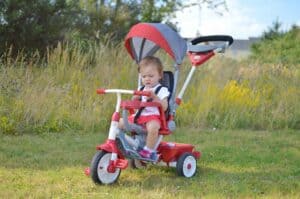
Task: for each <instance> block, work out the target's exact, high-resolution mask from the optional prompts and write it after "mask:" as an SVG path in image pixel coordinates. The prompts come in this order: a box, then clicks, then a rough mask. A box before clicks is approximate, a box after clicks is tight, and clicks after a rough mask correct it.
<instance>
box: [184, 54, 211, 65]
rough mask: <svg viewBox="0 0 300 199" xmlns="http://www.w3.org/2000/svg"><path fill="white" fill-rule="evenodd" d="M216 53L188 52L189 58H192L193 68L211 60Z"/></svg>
mask: <svg viewBox="0 0 300 199" xmlns="http://www.w3.org/2000/svg"><path fill="white" fill-rule="evenodd" d="M214 55H215V53H214V52H213V51H210V52H207V53H203V52H201V53H194V52H188V56H189V58H190V61H191V63H192V64H193V66H199V65H201V64H203V63H204V62H206V61H207V60H209V58H211V57H212V56H214Z"/></svg>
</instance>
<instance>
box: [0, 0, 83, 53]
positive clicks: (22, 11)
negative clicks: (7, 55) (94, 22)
mask: <svg viewBox="0 0 300 199" xmlns="http://www.w3.org/2000/svg"><path fill="white" fill-rule="evenodd" d="M79 13H80V9H79V6H78V3H77V2H76V1H68V2H67V1H66V0H51V1H49V0H5V1H1V9H0V35H1V37H0V55H2V54H3V53H4V52H5V51H6V50H7V49H8V48H12V55H16V54H17V53H18V52H19V51H20V50H23V51H24V52H25V53H26V54H28V53H29V54H30V53H32V52H34V51H35V50H38V51H39V52H41V53H44V52H45V50H46V48H47V47H51V46H53V45H55V44H56V43H57V42H58V41H62V40H64V38H65V36H66V34H67V32H69V31H70V30H71V29H72V27H73V26H74V25H75V24H76V23H77V22H78V21H79V20H80V18H78V14H79Z"/></svg>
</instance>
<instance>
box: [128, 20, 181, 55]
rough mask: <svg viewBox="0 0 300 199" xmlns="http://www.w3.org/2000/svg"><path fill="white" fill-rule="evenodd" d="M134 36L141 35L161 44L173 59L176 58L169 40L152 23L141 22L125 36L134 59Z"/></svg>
mask: <svg viewBox="0 0 300 199" xmlns="http://www.w3.org/2000/svg"><path fill="white" fill-rule="evenodd" d="M133 37H141V38H147V39H148V40H150V41H152V42H153V43H155V44H157V45H159V46H160V47H161V48H162V49H164V50H165V51H166V52H167V53H168V54H169V55H170V56H171V57H172V58H173V59H175V55H174V53H173V51H172V49H171V47H170V46H169V44H168V41H167V40H166V39H165V38H164V36H163V35H162V34H161V33H160V32H159V31H158V30H157V29H156V28H155V27H154V26H151V24H147V23H139V24H136V25H134V26H133V27H132V28H131V29H130V32H129V33H128V34H127V35H126V38H125V47H126V49H127V51H128V52H129V54H130V56H131V57H132V59H134V55H133V52H132V48H131V44H130V40H131V38H133Z"/></svg>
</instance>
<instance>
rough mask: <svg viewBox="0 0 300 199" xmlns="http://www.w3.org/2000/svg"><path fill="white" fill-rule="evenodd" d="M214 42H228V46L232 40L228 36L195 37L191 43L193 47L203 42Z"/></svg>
mask: <svg viewBox="0 0 300 199" xmlns="http://www.w3.org/2000/svg"><path fill="white" fill-rule="evenodd" d="M215 41H224V42H228V43H229V44H228V45H229V46H230V45H231V44H232V43H233V38H232V37H231V36H229V35H210V36H203V37H197V38H195V39H193V40H192V41H191V43H192V44H193V45H196V44H199V43H203V42H215Z"/></svg>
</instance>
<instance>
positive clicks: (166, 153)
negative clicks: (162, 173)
mask: <svg viewBox="0 0 300 199" xmlns="http://www.w3.org/2000/svg"><path fill="white" fill-rule="evenodd" d="M193 149H194V146H193V145H191V144H182V143H174V142H172V143H168V142H161V143H160V145H159V147H158V149H157V150H158V151H159V153H160V154H161V156H160V157H161V159H162V160H163V161H164V162H172V161H177V159H178V158H179V157H180V155H181V154H183V153H186V152H190V153H193Z"/></svg>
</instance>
